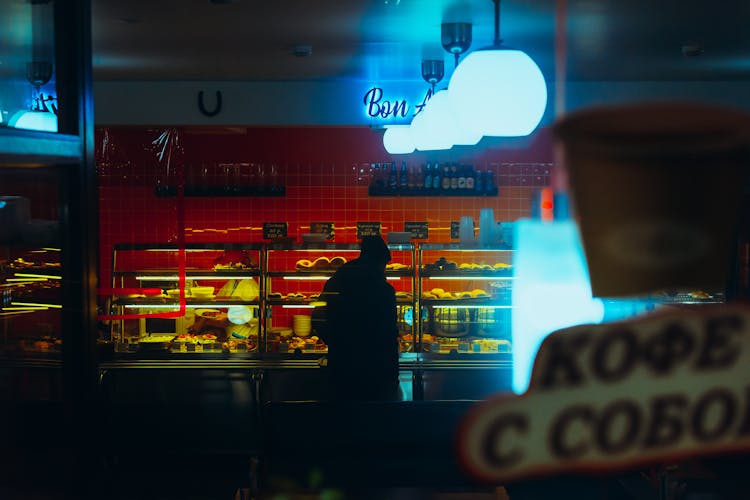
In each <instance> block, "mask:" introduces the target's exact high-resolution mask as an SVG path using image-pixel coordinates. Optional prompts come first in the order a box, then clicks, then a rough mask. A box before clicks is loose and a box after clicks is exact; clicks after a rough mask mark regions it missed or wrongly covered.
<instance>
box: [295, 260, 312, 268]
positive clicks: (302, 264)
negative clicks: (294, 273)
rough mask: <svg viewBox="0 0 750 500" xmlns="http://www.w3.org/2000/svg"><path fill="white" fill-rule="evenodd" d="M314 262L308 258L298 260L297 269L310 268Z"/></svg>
mask: <svg viewBox="0 0 750 500" xmlns="http://www.w3.org/2000/svg"><path fill="white" fill-rule="evenodd" d="M312 265H313V263H312V262H310V261H309V260H307V259H301V260H298V261H297V269H310V268H311V267H312Z"/></svg>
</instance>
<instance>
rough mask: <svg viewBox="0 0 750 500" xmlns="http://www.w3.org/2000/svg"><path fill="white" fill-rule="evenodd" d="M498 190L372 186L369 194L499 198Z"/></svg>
mask: <svg viewBox="0 0 750 500" xmlns="http://www.w3.org/2000/svg"><path fill="white" fill-rule="evenodd" d="M497 193H498V190H497V188H492V189H490V190H488V191H481V192H479V191H472V190H470V189H451V190H447V191H444V190H442V189H435V190H433V189H408V188H407V189H388V188H382V187H374V186H370V187H369V189H368V194H369V195H370V196H420V197H435V198H437V197H440V196H444V197H459V196H463V197H467V198H468V197H471V198H486V197H490V196H497Z"/></svg>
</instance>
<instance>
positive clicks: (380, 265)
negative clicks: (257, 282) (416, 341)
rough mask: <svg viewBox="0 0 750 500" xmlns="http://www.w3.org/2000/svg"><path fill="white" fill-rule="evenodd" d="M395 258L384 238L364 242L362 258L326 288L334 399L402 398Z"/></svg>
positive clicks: (326, 335)
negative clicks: (392, 275) (390, 273)
mask: <svg viewBox="0 0 750 500" xmlns="http://www.w3.org/2000/svg"><path fill="white" fill-rule="evenodd" d="M390 260H391V252H390V251H389V250H388V246H387V245H386V244H385V242H384V241H383V239H382V238H381V237H380V236H366V237H364V238H362V243H361V249H360V254H359V258H357V259H354V260H352V261H349V262H347V263H346V264H344V265H343V266H341V267H340V268H339V269H338V270H337V271H336V272H335V273H334V275H333V276H331V278H330V279H329V280H328V281H327V282H326V284H325V286H324V288H323V293H322V294H321V298H322V300H324V301H325V302H326V303H327V306H326V307H325V313H324V315H325V316H324V317H325V327H323V328H320V330H321V331H318V335H319V336H320V337H321V338H323V340H325V342H326V343H327V344H328V368H327V371H328V374H329V388H330V389H331V391H332V394H331V397H332V398H333V399H337V400H393V399H397V395H398V351H399V349H398V324H397V318H396V292H395V290H394V289H393V287H392V286H391V285H390V284H389V283H388V282H387V281H386V279H385V266H386V264H387V263H388V261H390Z"/></svg>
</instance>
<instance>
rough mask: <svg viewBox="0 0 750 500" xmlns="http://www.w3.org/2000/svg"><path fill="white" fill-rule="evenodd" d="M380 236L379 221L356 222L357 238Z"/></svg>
mask: <svg viewBox="0 0 750 500" xmlns="http://www.w3.org/2000/svg"><path fill="white" fill-rule="evenodd" d="M365 236H380V222H357V238H359V239H362V238H364V237H365Z"/></svg>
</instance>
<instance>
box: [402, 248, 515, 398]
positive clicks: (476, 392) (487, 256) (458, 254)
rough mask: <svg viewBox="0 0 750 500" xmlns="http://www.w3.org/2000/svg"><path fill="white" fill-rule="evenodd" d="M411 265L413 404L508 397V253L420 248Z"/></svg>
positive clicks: (510, 277) (510, 266) (510, 280)
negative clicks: (415, 359)
mask: <svg viewBox="0 0 750 500" xmlns="http://www.w3.org/2000/svg"><path fill="white" fill-rule="evenodd" d="M417 262H418V267H419V270H418V287H417V288H418V296H419V307H420V310H421V315H420V316H421V321H420V322H419V332H418V337H419V349H418V350H419V353H420V372H419V375H420V377H421V380H420V383H419V387H420V390H421V391H422V394H420V397H421V398H424V399H462V398H466V399H481V398H483V397H486V396H488V395H489V394H493V393H496V392H500V391H504V390H509V388H510V385H509V384H510V378H511V368H512V358H511V351H512V345H511V309H512V307H513V306H512V303H511V291H512V285H513V250H511V249H509V248H507V247H501V246H497V247H481V248H480V247H476V246H462V245H460V244H455V243H446V244H431V243H424V244H421V245H419V247H418V251H417Z"/></svg>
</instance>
